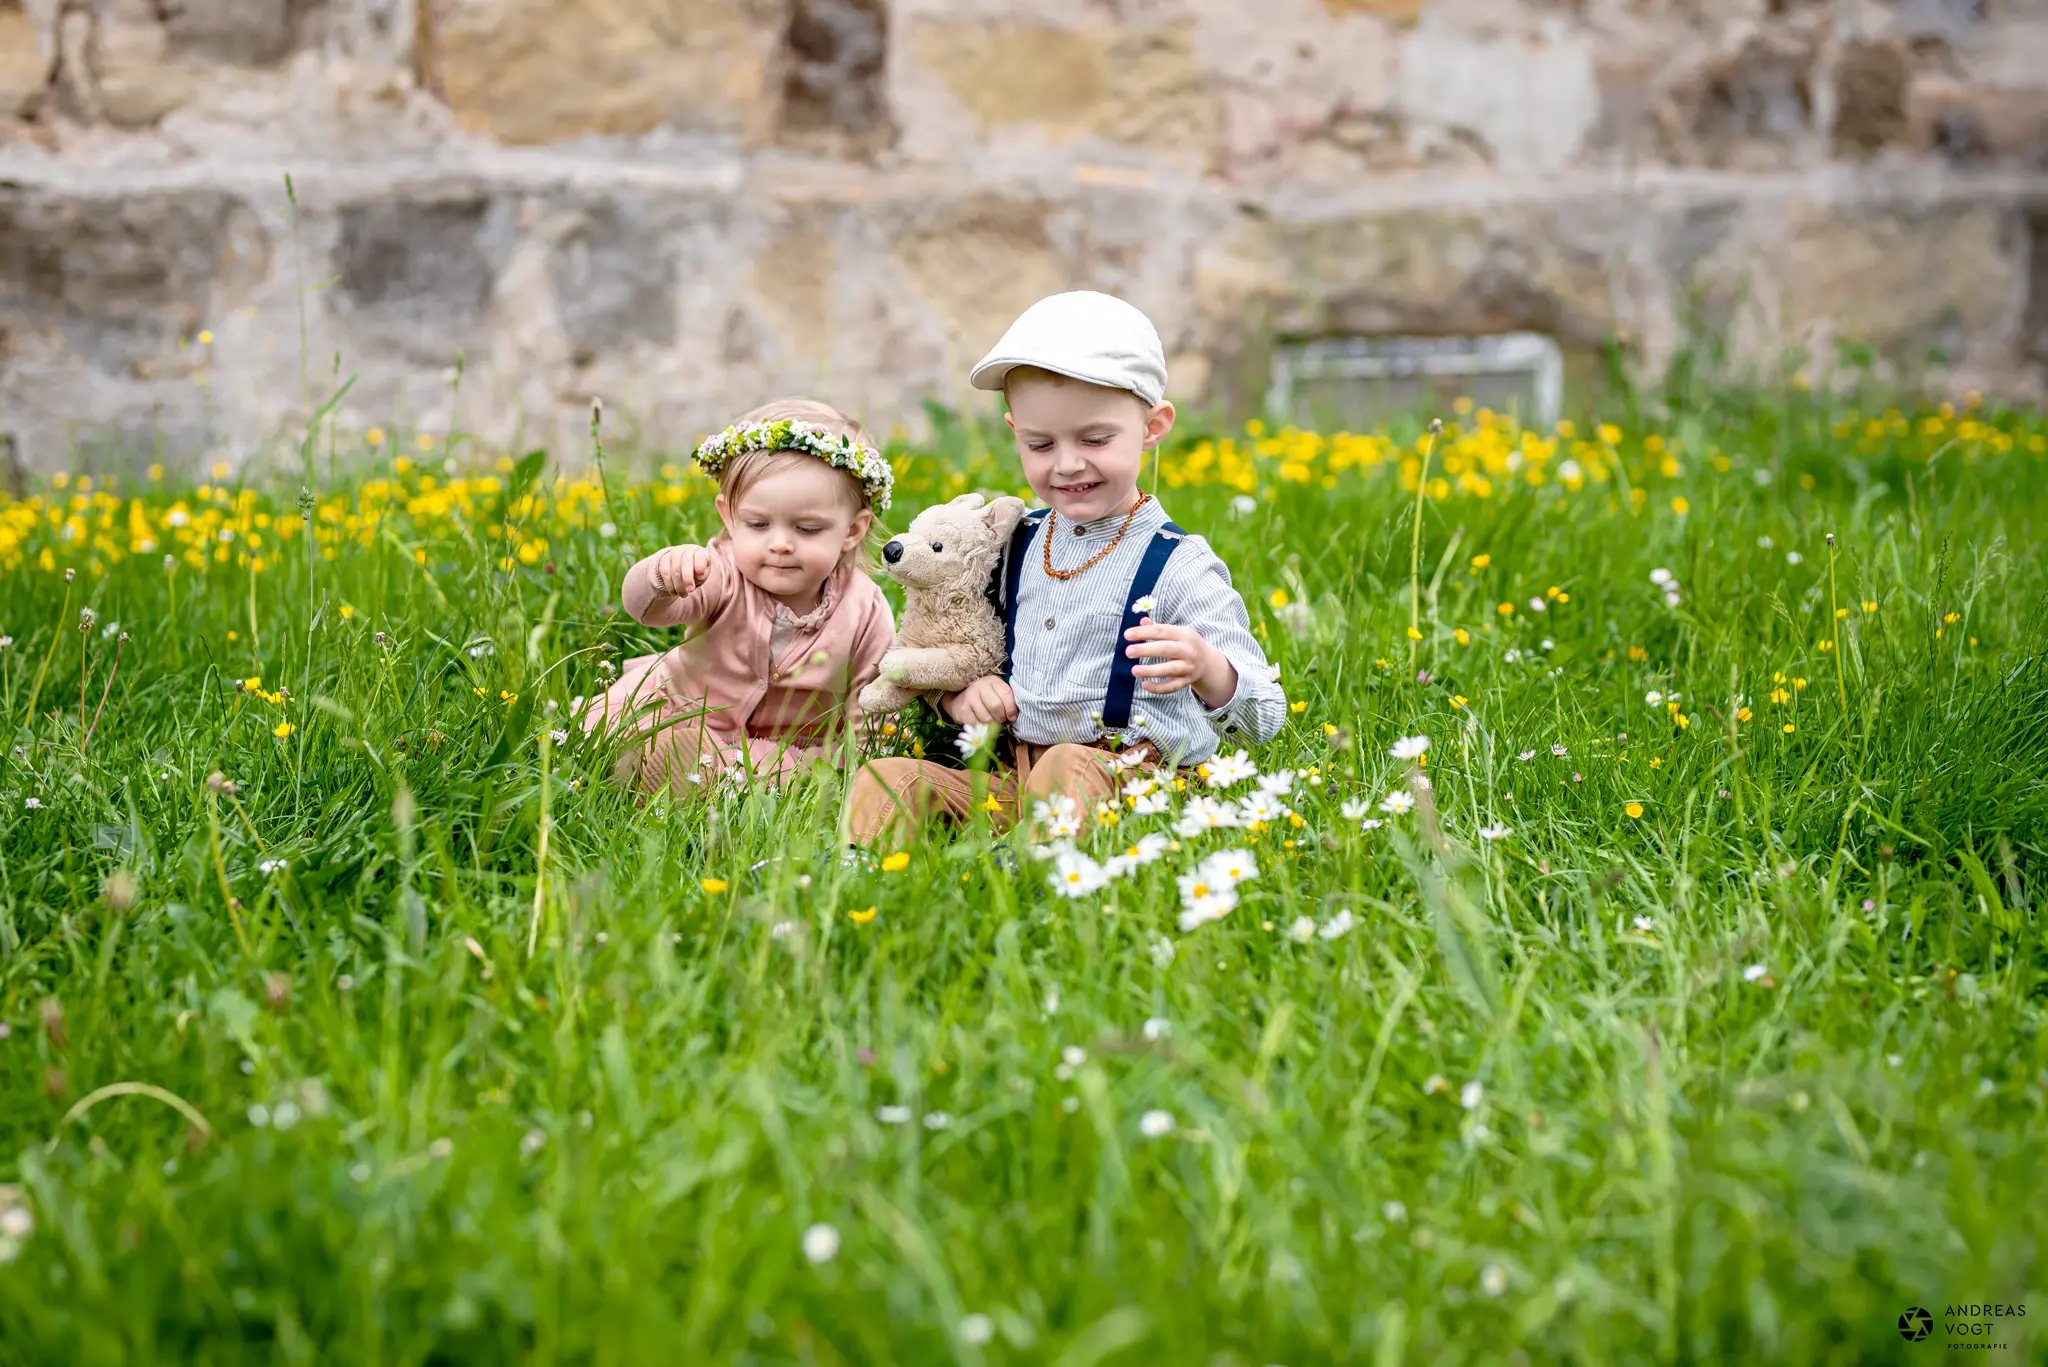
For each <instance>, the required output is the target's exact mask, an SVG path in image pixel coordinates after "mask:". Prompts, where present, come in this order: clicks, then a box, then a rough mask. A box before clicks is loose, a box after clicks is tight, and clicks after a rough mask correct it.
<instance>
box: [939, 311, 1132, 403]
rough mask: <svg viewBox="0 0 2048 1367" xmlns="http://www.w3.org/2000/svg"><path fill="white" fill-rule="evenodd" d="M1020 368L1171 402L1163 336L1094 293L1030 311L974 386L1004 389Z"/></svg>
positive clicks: (985, 362)
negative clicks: (1013, 373)
mask: <svg viewBox="0 0 2048 1367" xmlns="http://www.w3.org/2000/svg"><path fill="white" fill-rule="evenodd" d="M1018 366H1036V367H1037V368H1038V369H1040V370H1049V371H1051V372H1052V373H1053V374H1055V375H1065V376H1068V377H1069V378H1071V379H1076V380H1085V381H1087V382H1088V383H1089V384H1099V385H1101V386H1103V387H1104V388H1105V389H1125V390H1129V391H1130V392H1131V393H1133V394H1136V395H1137V396H1138V397H1139V398H1141V399H1143V400H1144V401H1145V402H1146V403H1147V404H1157V403H1159V402H1161V401H1162V400H1164V399H1165V398H1166V352H1165V349H1164V348H1163V347H1161V346H1160V344H1159V330H1158V329H1157V328H1155V327H1153V326H1152V320H1151V319H1150V318H1147V317H1146V316H1145V315H1144V314H1143V313H1142V312H1140V311H1139V310H1138V309H1137V308H1136V307H1135V306H1133V305H1131V304H1127V303H1125V302H1124V301H1123V300H1121V299H1118V298H1116V297H1115V296H1114V295H1108V294H1099V293H1097V292H1096V291H1094V290H1073V291H1071V292H1069V293H1066V294H1052V295H1047V296H1046V297H1045V298H1043V299H1041V300H1039V301H1038V302H1037V303H1035V304H1033V305H1032V306H1031V307H1030V308H1028V309H1025V310H1024V312H1023V313H1022V314H1021V315H1019V316H1018V318H1017V321H1016V322H1014V323H1012V324H1010V330H1009V331H1008V332H1005V333H1004V334H1003V339H1002V340H1001V341H999V342H997V343H996V344H995V346H994V347H993V348H992V349H991V350H990V351H989V353H988V355H986V356H984V357H982V358H981V364H979V365H977V366H976V367H974V372H973V374H972V375H971V376H969V379H970V381H971V382H972V383H973V385H974V387H975V388H976V389H1001V388H1002V387H1003V381H1004V379H1005V378H1007V377H1008V376H1009V373H1010V372H1011V371H1012V370H1014V369H1016V368H1017V367H1018Z"/></svg>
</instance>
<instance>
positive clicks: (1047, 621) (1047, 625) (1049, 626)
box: [1045, 617, 1053, 631]
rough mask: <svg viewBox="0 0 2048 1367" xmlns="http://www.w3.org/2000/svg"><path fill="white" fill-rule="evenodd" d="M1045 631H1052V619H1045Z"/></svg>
mask: <svg viewBox="0 0 2048 1367" xmlns="http://www.w3.org/2000/svg"><path fill="white" fill-rule="evenodd" d="M1045 629H1046V630H1047V631H1051V630H1052V629H1053V619H1052V618H1050V617H1048V618H1046V619H1045Z"/></svg>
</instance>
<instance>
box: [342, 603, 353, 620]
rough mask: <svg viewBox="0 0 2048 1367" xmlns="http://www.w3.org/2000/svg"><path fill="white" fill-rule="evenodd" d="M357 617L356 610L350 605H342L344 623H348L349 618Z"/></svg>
mask: <svg viewBox="0 0 2048 1367" xmlns="http://www.w3.org/2000/svg"><path fill="white" fill-rule="evenodd" d="M355 615H356V610H355V609H354V608H352V607H350V606H349V605H348V604H346V603H343V604H342V605H341V620H342V621H344V622H346V621H347V620H348V619H349V618H351V617H353V616H355Z"/></svg>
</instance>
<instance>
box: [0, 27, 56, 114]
mask: <svg viewBox="0 0 2048 1367" xmlns="http://www.w3.org/2000/svg"><path fill="white" fill-rule="evenodd" d="M49 79H50V55H49V54H47V53H45V52H44V51H43V50H42V45H41V41H40V38H39V35H38V34H37V33H36V29H35V25H34V24H32V23H30V22H29V17H28V12H27V11H26V10H24V9H22V8H21V6H20V5H18V4H10V3H8V0H0V119H12V118H19V117H20V116H22V115H23V114H26V113H27V112H28V111H29V107H30V105H31V103H32V102H33V101H34V100H35V99H36V97H37V96H39V95H41V94H42V92H43V87H44V86H45V85H47V84H48V83H49Z"/></svg>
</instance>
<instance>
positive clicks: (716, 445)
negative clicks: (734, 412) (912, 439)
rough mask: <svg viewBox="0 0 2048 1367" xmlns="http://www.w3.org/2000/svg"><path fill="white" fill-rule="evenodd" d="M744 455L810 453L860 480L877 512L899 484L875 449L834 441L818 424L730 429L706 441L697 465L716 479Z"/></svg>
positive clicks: (786, 423) (768, 424) (849, 441)
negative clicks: (734, 459) (745, 452)
mask: <svg viewBox="0 0 2048 1367" xmlns="http://www.w3.org/2000/svg"><path fill="white" fill-rule="evenodd" d="M742 451H808V452H810V453H811V454H812V455H814V456H816V457H817V458H818V459H819V460H822V461H824V462H825V463H826V464H827V465H830V466H833V467H835V468H837V469H840V470H844V471H846V472H847V473H848V474H851V475H853V476H855V477H856V478H858V479H859V480H860V482H861V487H862V488H863V489H865V490H866V491H867V496H868V505H869V506H870V507H872V508H875V509H877V510H881V509H884V508H887V507H888V506H889V492H890V490H891V489H892V488H894V487H895V484H896V472H895V471H894V470H891V469H890V468H889V462H888V461H887V460H884V459H883V458H882V453H881V452H879V451H877V450H876V449H875V448H874V447H872V446H862V445H861V444H860V443H859V442H857V441H855V440H854V439H853V438H852V437H835V436H833V435H832V433H831V431H830V430H829V429H827V428H825V427H822V426H820V425H819V424H817V423H809V422H797V421H795V420H793V419H789V418H784V419H782V420H781V421H780V422H757V423H749V424H748V425H747V426H745V427H737V426H735V427H728V428H726V429H725V430H724V431H723V432H720V433H718V434H717V435H716V436H710V437H706V438H704V442H703V444H702V445H701V446H699V447H698V448H697V464H698V466H699V467H700V468H701V469H702V470H703V471H704V473H705V474H707V475H716V474H717V473H718V472H719V471H720V470H723V469H724V468H725V463H726V462H727V461H728V460H730V459H732V458H733V457H734V456H736V455H738V454H739V453H740V452H742Z"/></svg>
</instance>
